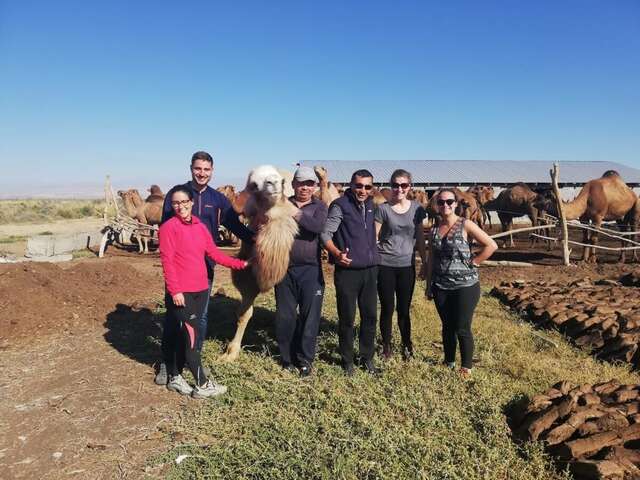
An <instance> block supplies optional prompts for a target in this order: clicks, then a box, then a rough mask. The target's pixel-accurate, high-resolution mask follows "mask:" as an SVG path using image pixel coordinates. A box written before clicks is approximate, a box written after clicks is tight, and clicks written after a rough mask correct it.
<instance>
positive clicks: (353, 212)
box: [320, 169, 380, 376]
mask: <svg viewBox="0 0 640 480" xmlns="http://www.w3.org/2000/svg"><path fill="white" fill-rule="evenodd" d="M372 188H373V175H371V172H369V171H368V170H364V169H363V170H358V171H356V172H354V173H353V175H352V176H351V184H350V186H349V189H348V190H347V191H346V192H345V194H344V196H343V197H341V198H338V199H337V200H334V201H333V202H332V203H331V205H330V207H329V215H328V217H327V222H326V224H325V227H324V230H323V232H322V234H321V235H320V238H321V240H322V242H323V243H324V246H325V248H326V249H327V251H328V252H329V254H330V261H331V263H333V264H335V267H336V268H335V272H334V276H333V279H334V283H335V287H336V303H337V306H338V341H339V348H340V356H341V357H342V367H343V368H344V370H345V373H346V374H347V375H349V376H351V375H353V361H354V358H353V336H354V335H353V333H354V332H353V331H354V328H353V324H354V320H355V315H356V304H357V306H358V308H359V310H360V335H359V345H360V360H361V365H362V367H363V368H364V369H365V371H367V372H368V373H371V374H378V373H380V370H379V369H378V368H376V366H375V364H374V362H373V355H374V341H375V336H376V316H377V306H378V296H377V281H378V263H379V260H380V258H379V255H378V248H377V245H376V229H375V226H374V223H373V210H374V205H373V201H372V200H371V198H370V195H369V194H370V192H371V189H372Z"/></svg>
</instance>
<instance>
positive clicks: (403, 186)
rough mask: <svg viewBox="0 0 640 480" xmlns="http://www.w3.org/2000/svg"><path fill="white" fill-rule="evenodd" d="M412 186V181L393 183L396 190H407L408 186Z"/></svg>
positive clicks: (392, 185) (392, 186)
mask: <svg viewBox="0 0 640 480" xmlns="http://www.w3.org/2000/svg"><path fill="white" fill-rule="evenodd" d="M410 186H411V184H410V183H395V182H393V183H392V184H391V188H393V189H394V190H398V189H400V188H401V189H402V190H406V189H407V188H409V187H410Z"/></svg>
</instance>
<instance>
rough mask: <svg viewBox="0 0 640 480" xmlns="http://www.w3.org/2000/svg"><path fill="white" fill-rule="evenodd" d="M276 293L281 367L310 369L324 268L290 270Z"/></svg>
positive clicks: (317, 325)
mask: <svg viewBox="0 0 640 480" xmlns="http://www.w3.org/2000/svg"><path fill="white" fill-rule="evenodd" d="M275 294H276V340H277V342H278V347H279V348H280V356H281V358H282V364H283V365H290V364H293V363H295V364H297V365H298V366H301V367H302V366H311V364H312V363H313V359H314V357H315V354H316V342H317V339H318V329H319V327H320V314H321V312H322V298H323V296H324V279H323V278H322V269H321V268H320V266H319V265H299V266H293V267H289V270H287V274H286V275H285V277H284V278H283V279H282V281H281V282H280V283H279V284H278V285H276V287H275ZM298 308H299V310H300V314H299V315H298V313H297V310H298Z"/></svg>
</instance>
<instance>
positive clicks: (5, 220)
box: [0, 199, 104, 225]
mask: <svg viewBox="0 0 640 480" xmlns="http://www.w3.org/2000/svg"><path fill="white" fill-rule="evenodd" d="M103 208H104V201H103V200H46V199H42V200H41V199H27V200H0V225H7V224H23V223H44V222H51V221H56V220H71V219H78V218H91V217H99V216H101V215H102V210H103Z"/></svg>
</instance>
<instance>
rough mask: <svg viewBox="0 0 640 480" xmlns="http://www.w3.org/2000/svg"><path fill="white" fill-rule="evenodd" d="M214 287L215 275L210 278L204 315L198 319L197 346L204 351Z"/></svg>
mask: <svg viewBox="0 0 640 480" xmlns="http://www.w3.org/2000/svg"><path fill="white" fill-rule="evenodd" d="M212 288H213V277H211V278H209V289H208V290H207V301H206V302H205V304H204V309H203V310H202V315H201V316H200V319H199V321H198V331H199V332H200V335H199V336H198V345H196V348H197V349H198V351H200V352H202V345H203V344H204V340H205V338H207V326H208V325H207V324H208V321H209V300H210V299H211V289H212Z"/></svg>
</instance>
